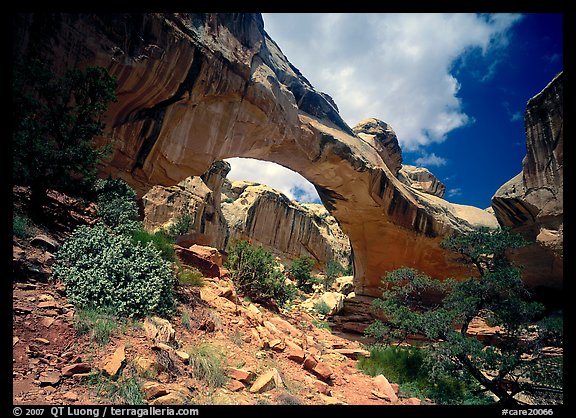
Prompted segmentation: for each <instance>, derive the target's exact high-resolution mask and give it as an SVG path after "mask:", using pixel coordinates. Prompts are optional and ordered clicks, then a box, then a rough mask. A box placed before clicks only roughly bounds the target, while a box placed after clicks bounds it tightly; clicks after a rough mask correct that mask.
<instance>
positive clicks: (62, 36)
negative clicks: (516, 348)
mask: <svg viewBox="0 0 576 418" xmlns="http://www.w3.org/2000/svg"><path fill="white" fill-rule="evenodd" d="M13 31H14V36H13V46H14V51H17V54H16V53H15V58H18V59H19V58H21V57H25V56H30V55H34V54H36V55H39V56H40V57H41V58H42V59H44V60H46V61H52V62H53V63H54V65H55V67H56V69H60V70H62V69H64V68H67V67H73V66H80V67H82V66H86V65H100V66H103V67H105V68H106V69H108V71H109V72H110V73H111V74H113V75H115V76H116V77H117V79H118V84H119V87H118V91H117V95H118V102H117V103H114V104H113V105H112V106H110V108H109V111H108V113H107V117H106V120H105V122H106V134H107V135H108V136H109V137H111V138H112V139H113V146H114V150H113V154H112V156H111V158H110V160H109V161H108V162H107V164H106V165H105V166H103V167H102V173H103V174H106V173H111V174H113V175H115V176H118V177H121V178H124V179H126V180H127V181H128V182H129V183H130V184H131V185H133V186H134V187H135V188H137V190H138V191H139V194H140V195H143V194H144V193H145V192H146V191H148V190H149V189H150V188H152V187H154V186H155V185H165V186H172V185H175V184H178V183H179V182H181V181H182V180H184V179H185V178H187V177H190V176H198V175H202V174H203V173H205V172H206V171H207V170H208V169H209V167H210V165H211V164H212V162H214V161H216V160H222V159H226V158H230V157H248V158H257V159H262V160H268V161H274V162H276V163H279V164H282V165H284V166H286V167H288V168H290V169H292V170H294V171H296V172H298V173H300V174H301V175H303V176H304V177H305V178H307V179H308V180H309V181H310V182H312V183H313V184H314V185H315V187H316V189H317V191H318V193H319V195H320V198H321V199H322V201H323V203H324V205H325V206H326V208H327V209H328V210H329V212H330V213H331V214H332V215H333V216H334V217H335V218H336V219H338V222H339V224H340V226H341V228H342V230H343V231H344V232H345V233H346V234H347V235H348V237H349V239H350V243H351V246H352V248H353V255H354V271H355V278H354V280H355V285H356V291H357V292H358V293H359V294H372V295H378V294H379V290H378V289H379V287H380V278H381V277H382V276H383V274H385V272H386V271H389V270H392V269H395V268H398V267H401V266H410V267H415V268H418V269H420V270H423V271H424V272H426V273H428V274H429V275H431V276H433V277H438V278H443V277H447V276H452V277H463V276H467V275H469V274H471V273H473V272H474V270H473V269H472V268H471V267H470V266H463V265H462V264H461V263H460V262H459V261H458V257H457V255H456V254H453V253H450V252H447V251H445V250H443V249H442V248H441V247H440V245H439V244H440V242H441V240H442V238H443V236H445V235H446V234H448V233H453V232H462V231H467V230H470V228H472V227H473V225H478V224H484V225H492V224H493V223H494V218H493V217H492V216H491V215H490V214H488V213H487V212H484V211H480V210H479V209H476V208H459V207H458V206H457V205H451V204H449V203H448V202H445V201H442V200H441V199H439V198H437V197H436V196H432V195H429V194H426V193H421V192H418V191H417V190H415V189H412V188H410V187H409V186H406V185H404V184H402V183H401V182H400V181H399V180H398V179H397V178H396V172H395V170H396V168H397V167H398V163H397V162H396V163H394V162H393V159H392V162H391V161H390V159H389V158H386V153H384V152H383V151H384V149H386V147H387V146H383V147H379V144H378V143H377V142H375V143H371V140H366V137H364V138H362V137H360V136H359V135H357V134H355V133H354V131H353V130H352V129H351V128H350V127H348V126H347V125H346V124H345V123H344V121H343V120H342V118H341V117H340V115H339V114H338V109H337V107H336V105H335V104H334V102H333V100H332V99H331V98H330V97H328V96H327V95H325V94H322V93H319V92H317V91H316V90H315V89H314V88H313V86H312V85H311V84H310V83H309V82H308V80H306V78H304V76H302V74H300V72H299V71H298V70H297V69H296V68H295V67H294V66H293V65H292V64H290V62H289V61H288V59H287V58H286V57H285V56H284V55H283V54H282V52H281V50H280V48H279V47H278V45H276V43H275V42H274V41H273V40H272V39H270V37H269V36H268V35H267V34H266V32H265V31H264V24H263V20H262V17H261V16H260V15H259V14H251V13H229V14H228V13H223V14H203V13H198V14H184V13H163V14H159V13H145V14H144V13H143V14H139V13H116V14H92V13H88V14H62V13H55V14H50V15H47V14H20V15H18V16H17V17H16V21H15V22H14V24H13ZM327 64H329V63H327ZM102 140H104V138H103V139H102ZM389 164H390V165H391V166H392V170H391V169H390V167H389ZM213 198H214V197H213ZM436 199H438V200H436ZM454 208H456V209H458V210H456V211H452V209H454ZM479 211H480V212H482V216H484V218H482V216H481V214H480V213H479Z"/></svg>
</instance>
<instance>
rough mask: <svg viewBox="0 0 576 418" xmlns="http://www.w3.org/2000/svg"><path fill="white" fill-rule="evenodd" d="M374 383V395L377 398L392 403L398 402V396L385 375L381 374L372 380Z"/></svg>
mask: <svg viewBox="0 0 576 418" xmlns="http://www.w3.org/2000/svg"><path fill="white" fill-rule="evenodd" d="M372 382H373V383H374V389H373V394H375V395H376V396H378V397H380V398H383V399H386V400H389V401H390V402H392V403H394V402H397V401H398V396H397V395H396V392H395V391H394V388H393V387H392V386H391V385H390V382H388V379H386V377H384V375H381V374H379V375H378V376H376V377H374V378H373V379H372Z"/></svg>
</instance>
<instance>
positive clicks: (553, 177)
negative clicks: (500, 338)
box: [492, 73, 564, 290]
mask: <svg viewBox="0 0 576 418" xmlns="http://www.w3.org/2000/svg"><path fill="white" fill-rule="evenodd" d="M563 79H564V77H563V73H560V74H559V75H557V76H556V77H555V78H554V79H553V80H552V81H551V82H550V83H549V84H548V85H547V86H546V87H545V88H544V89H543V90H542V91H541V92H540V93H538V94H537V95H536V96H534V97H533V98H532V99H530V100H529V101H528V104H527V106H526V112H525V122H524V126H525V129H526V157H525V158H524V160H523V161H522V172H521V173H519V174H518V175H517V176H515V177H513V178H512V179H511V180H509V181H508V182H507V183H505V184H504V185H503V186H502V187H500V188H499V189H498V190H497V191H496V193H495V194H494V196H493V197H492V207H493V209H494V214H495V216H496V218H497V219H498V222H499V223H500V224H501V225H503V226H508V227H511V228H512V230H513V231H514V232H517V233H519V234H521V235H523V236H524V237H525V238H526V239H528V240H529V241H531V242H534V244H532V245H530V246H529V247H526V248H523V249H520V250H515V251H514V252H513V253H512V256H513V258H514V260H515V261H516V262H517V263H518V264H520V265H523V266H524V270H523V277H524V280H525V281H526V282H527V283H528V284H529V285H530V286H531V287H534V288H537V289H538V288H541V289H556V290H559V289H562V283H563V277H564V269H563V235H564V234H563V230H564V204H563V195H564V158H563V147H564V135H563V133H564V130H563V124H564V117H563V102H564V100H563V98H564V94H563V91H564V88H563Z"/></svg>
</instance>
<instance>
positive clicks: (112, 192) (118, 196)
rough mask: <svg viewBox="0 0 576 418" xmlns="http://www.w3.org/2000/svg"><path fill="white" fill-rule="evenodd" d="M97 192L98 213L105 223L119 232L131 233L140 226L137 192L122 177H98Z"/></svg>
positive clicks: (95, 189) (95, 188) (95, 185)
mask: <svg viewBox="0 0 576 418" xmlns="http://www.w3.org/2000/svg"><path fill="white" fill-rule="evenodd" d="M94 191H95V192H96V193H97V196H98V197H97V199H96V204H97V208H98V210H97V214H98V217H99V218H100V219H101V220H102V222H104V224H105V225H107V226H109V227H110V228H112V229H113V230H114V231H115V232H117V233H122V234H124V233H131V232H132V231H133V230H134V229H136V228H137V227H138V206H137V205H136V192H135V191H134V190H133V189H132V188H131V187H130V186H129V185H128V184H127V183H126V182H125V181H124V180H121V179H113V178H111V177H108V178H107V179H105V180H103V179H98V180H97V181H96V183H95V184H94Z"/></svg>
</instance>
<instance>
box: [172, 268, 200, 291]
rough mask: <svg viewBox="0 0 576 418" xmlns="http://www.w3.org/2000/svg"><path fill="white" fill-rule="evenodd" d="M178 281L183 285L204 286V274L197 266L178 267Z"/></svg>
mask: <svg viewBox="0 0 576 418" xmlns="http://www.w3.org/2000/svg"><path fill="white" fill-rule="evenodd" d="M177 278H178V283H179V284H180V285H182V286H194V287H202V286H204V284H205V283H204V275H203V274H202V273H201V272H200V270H198V269H197V268H196V267H183V266H179V267H178V274H177Z"/></svg>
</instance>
